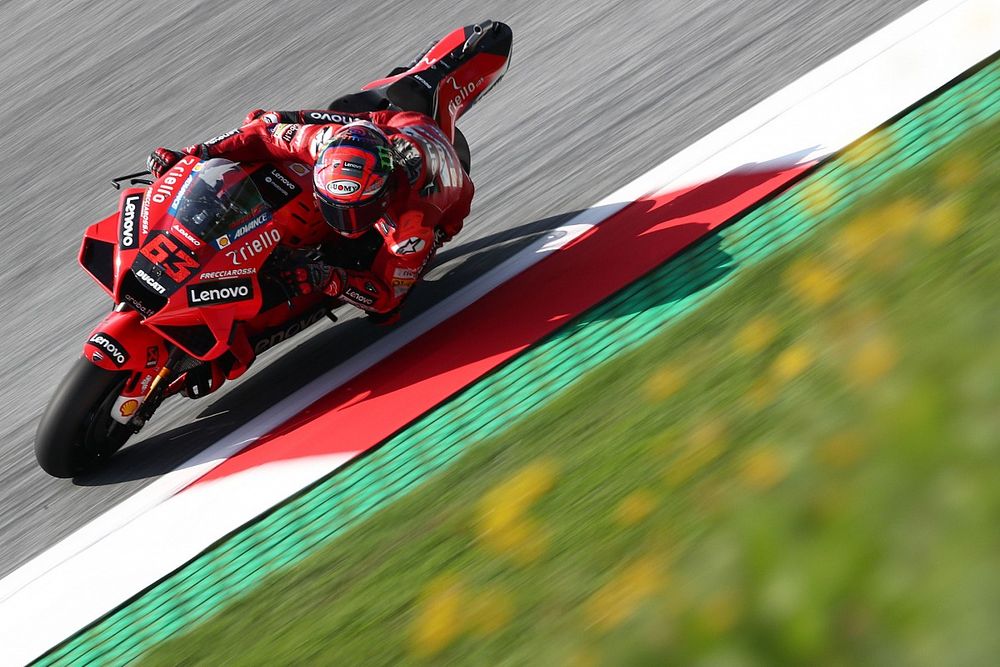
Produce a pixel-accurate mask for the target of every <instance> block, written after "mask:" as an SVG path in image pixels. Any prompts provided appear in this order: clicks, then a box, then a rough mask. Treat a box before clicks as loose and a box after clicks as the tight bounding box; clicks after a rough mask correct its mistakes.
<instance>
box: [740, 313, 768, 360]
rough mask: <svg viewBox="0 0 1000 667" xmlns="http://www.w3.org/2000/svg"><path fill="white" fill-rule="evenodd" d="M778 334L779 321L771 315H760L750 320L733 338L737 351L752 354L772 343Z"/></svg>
mask: <svg viewBox="0 0 1000 667" xmlns="http://www.w3.org/2000/svg"><path fill="white" fill-rule="evenodd" d="M777 335H778V323H777V322H776V321H775V319H774V318H773V317H771V316H770V315H760V316H758V317H755V318H754V319H752V320H750V321H749V322H747V323H746V325H744V327H743V328H742V329H740V331H739V333H737V334H736V337H735V338H734V339H733V345H734V346H735V348H736V350H737V352H740V353H741V354H744V355H747V356H750V355H752V354H756V353H757V352H760V351H761V350H763V349H764V348H765V347H767V346H768V345H770V344H771V342H772V341H773V340H774V338H775V336H777Z"/></svg>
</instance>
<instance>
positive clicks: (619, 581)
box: [584, 556, 666, 631]
mask: <svg viewBox="0 0 1000 667" xmlns="http://www.w3.org/2000/svg"><path fill="white" fill-rule="evenodd" d="M664 570H665V567H664V564H663V562H662V561H660V560H659V559H657V558H654V557H652V556H645V557H643V558H640V559H639V560H636V561H634V562H632V563H630V564H629V565H627V566H625V567H624V568H623V569H622V571H621V572H619V573H618V574H617V575H616V576H615V577H614V578H612V579H611V581H609V582H608V583H606V584H605V585H604V586H602V587H601V588H600V589H598V590H597V591H596V592H595V593H594V594H593V595H592V596H591V597H590V599H589V600H587V603H586V605H585V607H584V609H585V613H586V616H587V618H588V620H589V621H590V623H592V624H594V625H596V626H597V627H598V628H600V629H601V630H603V631H607V630H611V629H613V628H615V627H617V626H619V625H621V624H622V622H624V621H625V620H627V619H628V618H630V617H631V616H632V615H633V614H634V613H635V612H636V611H638V609H639V606H640V605H641V604H642V603H643V602H645V601H646V600H648V599H649V598H650V597H651V596H652V595H653V594H655V593H656V592H657V591H659V590H660V589H662V587H663V586H664V584H665V582H666V573H665V571H664Z"/></svg>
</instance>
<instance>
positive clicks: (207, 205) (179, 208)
mask: <svg viewBox="0 0 1000 667" xmlns="http://www.w3.org/2000/svg"><path fill="white" fill-rule="evenodd" d="M191 174H192V176H193V178H192V180H191V183H190V184H189V185H188V187H187V188H186V189H185V191H184V193H183V196H181V197H178V199H177V200H176V201H175V204H174V206H175V207H176V210H171V211H170V213H171V214H172V215H173V216H174V217H175V218H177V221H178V222H180V223H181V224H182V225H184V226H185V227H186V228H187V229H188V230H189V231H191V232H192V233H194V234H196V235H197V236H198V237H199V238H201V239H202V240H203V241H207V242H214V241H216V239H218V238H219V237H220V236H223V235H225V234H226V232H228V231H230V230H232V229H236V228H237V227H239V226H241V225H244V224H246V223H247V222H249V221H251V220H255V219H257V218H259V217H262V216H266V218H267V219H270V216H271V208H270V206H268V204H267V202H265V201H264V198H263V197H262V196H261V194H260V192H259V191H258V190H257V186H255V185H254V183H253V181H252V180H250V177H249V175H248V174H247V173H246V172H245V171H244V170H243V168H242V167H240V166H239V165H238V164H235V163H233V162H230V161H229V160H222V159H219V158H216V159H213V160H209V161H207V162H203V163H201V164H199V165H196V166H195V167H194V169H192V171H191Z"/></svg>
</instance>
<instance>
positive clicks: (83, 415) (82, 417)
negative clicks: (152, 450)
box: [35, 357, 132, 477]
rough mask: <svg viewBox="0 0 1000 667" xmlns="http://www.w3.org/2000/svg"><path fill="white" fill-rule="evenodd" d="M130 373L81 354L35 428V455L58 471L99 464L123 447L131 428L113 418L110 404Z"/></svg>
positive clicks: (49, 470) (51, 470) (62, 474)
mask: <svg viewBox="0 0 1000 667" xmlns="http://www.w3.org/2000/svg"><path fill="white" fill-rule="evenodd" d="M128 378H129V373H128V372H126V371H109V370H105V369H103V368H99V367H97V366H95V365H94V364H92V363H90V362H89V361H87V360H86V359H85V358H83V357H81V358H80V359H77V360H76V363H75V364H74V365H73V368H72V369H70V372H69V374H67V375H66V378H65V379H64V380H63V381H62V384H60V385H59V389H57V390H56V393H55V395H54V396H53V397H52V400H51V401H49V404H48V406H47V407H46V408H45V412H44V413H43V414H42V419H41V421H40V422H39V424H38V431H37V433H36V434H35V458H36V459H37V460H38V465H39V466H41V468H42V470H44V471H45V472H47V473H48V474H50V475H52V476H53V477H73V476H75V475H79V474H81V473H84V472H87V471H90V470H94V469H95V468H98V467H99V466H101V465H102V464H104V463H105V462H107V460H108V459H109V458H111V456H112V454H114V453H115V452H116V451H118V450H119V449H121V447H122V445H124V444H125V441H126V440H128V438H129V436H130V435H132V429H130V428H129V427H128V426H125V425H124V424H120V423H118V422H117V421H115V420H114V419H112V418H111V407H112V405H114V401H115V399H116V398H117V397H118V395H119V394H120V393H121V390H122V387H123V386H124V384H125V382H126V380H128Z"/></svg>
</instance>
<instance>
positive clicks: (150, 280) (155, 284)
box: [135, 269, 167, 294]
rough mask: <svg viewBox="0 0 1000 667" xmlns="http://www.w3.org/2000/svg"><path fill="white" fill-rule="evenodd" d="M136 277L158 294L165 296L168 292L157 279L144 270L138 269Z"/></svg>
mask: <svg viewBox="0 0 1000 667" xmlns="http://www.w3.org/2000/svg"><path fill="white" fill-rule="evenodd" d="M135 277H136V278H138V279H139V280H141V281H142V282H144V283H146V285H148V286H149V287H150V288H151V289H152V290H153V291H154V292H156V293H157V294H165V293H166V291H167V288H166V287H164V286H163V285H161V284H160V283H159V281H157V280H156V278H154V277H153V276H151V275H149V274H148V273H146V272H145V271H144V270H143V269H136V270H135Z"/></svg>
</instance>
